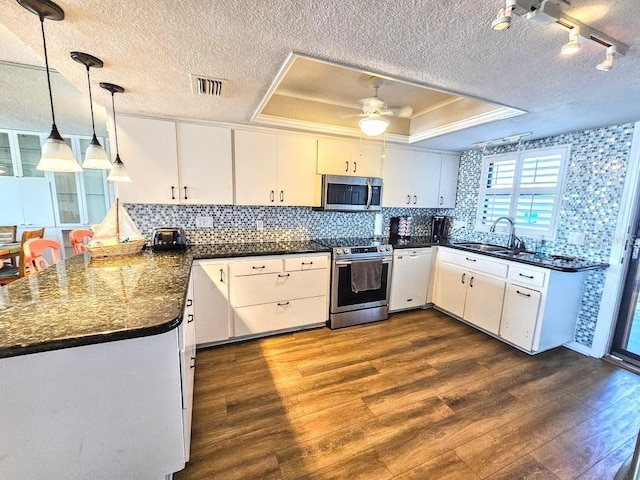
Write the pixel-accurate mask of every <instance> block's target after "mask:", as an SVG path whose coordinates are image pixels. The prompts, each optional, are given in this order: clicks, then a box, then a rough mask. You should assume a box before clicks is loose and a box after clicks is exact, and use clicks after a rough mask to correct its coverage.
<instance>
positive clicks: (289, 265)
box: [284, 255, 329, 272]
mask: <svg viewBox="0 0 640 480" xmlns="http://www.w3.org/2000/svg"><path fill="white" fill-rule="evenodd" d="M328 264H329V258H328V257H327V256H326V255H325V256H315V257H294V258H285V259H284V271H285V272H295V271H299V270H317V269H322V268H324V269H326V268H327V265H328Z"/></svg>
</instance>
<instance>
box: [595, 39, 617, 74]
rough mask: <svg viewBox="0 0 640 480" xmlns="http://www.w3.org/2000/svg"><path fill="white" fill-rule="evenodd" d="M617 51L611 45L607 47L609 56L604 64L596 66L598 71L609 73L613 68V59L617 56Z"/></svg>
mask: <svg viewBox="0 0 640 480" xmlns="http://www.w3.org/2000/svg"><path fill="white" fill-rule="evenodd" d="M616 53H617V49H616V47H615V45H611V46H610V47H607V56H606V57H605V58H604V60H603V61H602V62H600V63H599V64H598V65H596V69H598V70H600V71H602V72H608V71H609V70H611V69H612V68H613V57H614V56H615V55H616Z"/></svg>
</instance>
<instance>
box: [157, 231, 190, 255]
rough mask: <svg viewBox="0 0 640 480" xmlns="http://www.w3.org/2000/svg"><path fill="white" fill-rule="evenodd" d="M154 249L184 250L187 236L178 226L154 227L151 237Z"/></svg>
mask: <svg viewBox="0 0 640 480" xmlns="http://www.w3.org/2000/svg"><path fill="white" fill-rule="evenodd" d="M151 248H153V249H154V250H184V249H185V248H187V237H186V236H185V234H184V229H182V228H180V227H170V228H155V229H154V230H153V237H152V239H151Z"/></svg>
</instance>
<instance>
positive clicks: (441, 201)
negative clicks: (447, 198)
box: [440, 195, 444, 205]
mask: <svg viewBox="0 0 640 480" xmlns="http://www.w3.org/2000/svg"><path fill="white" fill-rule="evenodd" d="M443 203H444V197H443V196H442V195H440V205H442V204H443Z"/></svg>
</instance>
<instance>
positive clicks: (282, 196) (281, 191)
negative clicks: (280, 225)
mask: <svg viewBox="0 0 640 480" xmlns="http://www.w3.org/2000/svg"><path fill="white" fill-rule="evenodd" d="M280 201H281V202H284V190H280Z"/></svg>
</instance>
